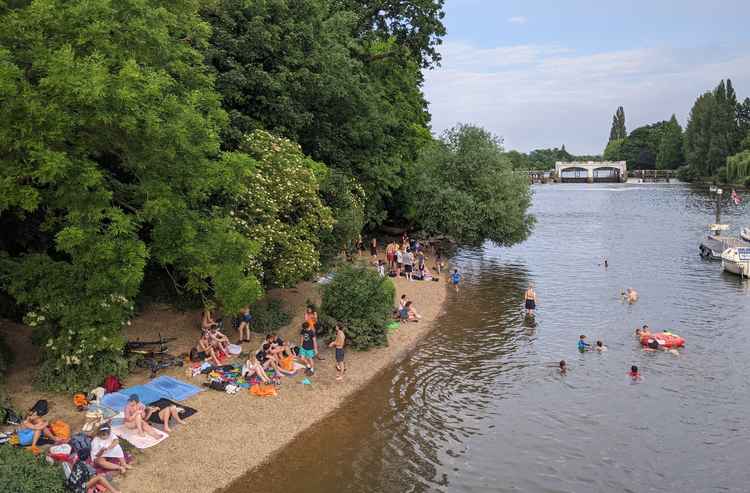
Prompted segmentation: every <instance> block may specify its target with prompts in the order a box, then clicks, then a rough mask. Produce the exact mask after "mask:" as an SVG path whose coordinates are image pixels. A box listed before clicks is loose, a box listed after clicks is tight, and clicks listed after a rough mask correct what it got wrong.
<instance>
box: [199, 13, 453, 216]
mask: <svg viewBox="0 0 750 493" xmlns="http://www.w3.org/2000/svg"><path fill="white" fill-rule="evenodd" d="M360 3H361V2H354V4H357V5H354V4H351V5H350V4H349V2H342V1H338V0H266V1H250V2H248V1H245V0H217V1H215V2H212V3H210V4H209V5H208V6H207V7H205V8H204V11H203V15H204V17H205V18H206V19H207V20H208V21H209V22H210V23H211V25H212V27H213V36H212V38H211V43H210V46H208V47H207V48H206V56H207V60H208V61H209V63H210V64H211V65H212V66H213V67H214V68H215V70H216V73H217V88H218V89H219V91H220V92H221V93H222V95H223V104H224V107H225V108H226V110H227V111H228V113H229V115H230V118H231V122H230V127H229V129H228V130H227V132H226V139H225V143H226V145H227V146H228V148H230V149H231V148H236V147H237V145H238V144H239V142H240V141H241V139H242V136H243V135H244V134H246V133H248V132H251V131H253V130H255V129H258V128H263V129H266V130H268V131H270V132H272V133H274V134H278V135H281V136H284V137H287V138H289V139H292V140H294V141H297V142H299V144H300V145H301V146H302V149H303V151H304V152H305V153H306V154H308V155H309V156H311V157H312V158H313V159H315V160H317V161H320V162H324V163H326V164H327V165H328V166H330V167H331V168H334V169H336V170H338V171H340V172H342V173H344V174H345V175H348V176H352V177H354V178H356V179H357V180H359V182H360V183H361V184H362V186H363V187H364V189H365V192H366V196H367V200H366V215H367V219H368V221H369V222H373V223H377V222H380V221H382V220H383V219H384V217H385V211H386V209H387V207H388V204H390V203H392V202H393V201H392V197H393V193H394V191H395V190H397V189H398V188H399V187H400V186H401V184H402V180H403V175H404V173H405V169H406V168H407V167H408V166H409V164H410V163H412V162H413V161H414V160H415V159H416V156H417V153H418V152H419V148H420V147H421V146H422V145H424V143H425V142H427V141H428V140H429V132H428V131H427V125H428V123H429V114H428V113H427V111H426V102H425V100H424V97H423V95H422V92H421V83H422V74H421V71H420V68H421V65H420V64H421V63H422V60H421V59H418V58H416V55H414V52H413V51H412V50H411V49H410V47H411V46H421V47H422V48H420V52H422V51H424V50H427V52H425V53H426V55H425V56H427V55H429V46H431V45H430V43H427V44H426V45H425V44H424V41H422V42H417V41H415V42H414V43H416V44H414V45H412V44H411V43H407V42H406V41H403V42H399V39H401V38H402V37H406V38H405V39H419V38H420V36H421V34H420V33H421V31H417V32H413V33H411V34H410V31H409V30H408V29H406V24H405V23H403V25H402V23H400V22H396V19H402V18H403V19H408V18H409V17H408V16H409V15H412V14H413V15H415V16H418V17H419V18H422V14H419V13H418V12H421V10H420V9H417V10H412V9H407V8H406V6H407V5H408V4H410V2H394V4H393V8H392V9H385V10H383V9H382V8H381V9H378V10H376V11H374V12H375V14H373V15H376V17H378V16H380V12H381V10H383V12H385V11H386V10H387V11H388V12H389V13H387V14H383V15H385V18H387V19H391V20H393V22H391V23H389V24H388V25H387V26H385V27H388V28H390V29H392V30H393V32H392V33H391V34H392V35H391V36H385V35H384V34H383V33H384V31H383V29H385V27H384V26H382V24H381V23H380V22H379V21H377V22H376V20H373V19H370V20H369V21H367V22H364V21H363V19H364V18H366V16H365V15H364V13H365V12H366V11H367V9H365V7H364V6H362V5H359V4H360ZM417 3H419V2H417ZM415 5H416V4H415ZM425 5H426V4H425ZM355 6H356V7H357V8H356V9H355V8H354V7H355ZM397 7H398V8H397ZM402 7H403V8H405V9H406V10H404V11H403V12H401V13H400V14H397V12H399V10H398V9H400V8H402ZM373 8H374V7H373ZM425 8H426V7H425ZM428 10H429V9H428ZM430 15H431V14H430ZM378 18H380V17H378ZM423 21H424V22H427V21H425V20H424V19H423ZM404 22H406V21H404ZM365 26H369V29H370V30H375V31H377V32H378V33H379V34H378V35H375V34H372V35H366V34H365V33H363V29H365ZM399 26H401V27H399ZM415 26H416V24H415ZM368 32H369V31H368ZM439 32H441V31H440V30H436V31H435V34H434V35H430V36H429V39H433V40H434V39H435V36H438V34H439ZM425 33H426V31H425Z"/></svg>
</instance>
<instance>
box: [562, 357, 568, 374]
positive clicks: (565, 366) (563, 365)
mask: <svg viewBox="0 0 750 493" xmlns="http://www.w3.org/2000/svg"><path fill="white" fill-rule="evenodd" d="M566 373H568V364H567V363H566V362H565V360H564V359H561V360H560V375H565V374H566Z"/></svg>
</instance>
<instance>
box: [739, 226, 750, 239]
mask: <svg viewBox="0 0 750 493" xmlns="http://www.w3.org/2000/svg"><path fill="white" fill-rule="evenodd" d="M740 238H742V239H743V240H745V241H748V242H750V228H742V229H741V230H740Z"/></svg>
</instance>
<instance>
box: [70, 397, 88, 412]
mask: <svg viewBox="0 0 750 493" xmlns="http://www.w3.org/2000/svg"><path fill="white" fill-rule="evenodd" d="M73 404H74V405H75V407H77V408H78V410H79V411H80V410H82V409H83V408H84V407H86V406H88V405H89V401H88V400H86V396H85V395H84V394H80V393H79V394H76V395H74V396H73Z"/></svg>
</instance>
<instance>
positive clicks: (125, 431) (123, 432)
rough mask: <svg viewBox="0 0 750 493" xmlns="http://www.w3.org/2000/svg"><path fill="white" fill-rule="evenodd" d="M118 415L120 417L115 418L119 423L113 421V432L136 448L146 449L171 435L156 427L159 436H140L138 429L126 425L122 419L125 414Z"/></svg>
mask: <svg viewBox="0 0 750 493" xmlns="http://www.w3.org/2000/svg"><path fill="white" fill-rule="evenodd" d="M117 416H118V418H115V420H116V421H118V424H116V425H115V424H114V422H113V425H112V433H114V434H115V435H117V436H118V438H122V439H123V440H127V441H128V442H130V443H131V444H132V445H133V446H134V447H136V448H139V449H146V448H149V447H153V446H154V445H156V444H158V443H161V442H163V441H164V440H166V439H167V438H168V437H169V435H167V434H166V433H164V432H163V431H161V430H158V429H156V428H154V429H155V430H156V432H157V433H159V434H160V435H159V438H154V437H152V436H150V435H144V436H139V435H138V431H137V430H132V429H130V428H126V427H125V423H124V422H123V421H122V416H123V414H122V413H120V414H118V415H117Z"/></svg>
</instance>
